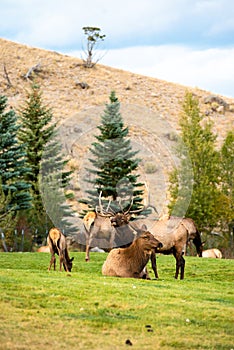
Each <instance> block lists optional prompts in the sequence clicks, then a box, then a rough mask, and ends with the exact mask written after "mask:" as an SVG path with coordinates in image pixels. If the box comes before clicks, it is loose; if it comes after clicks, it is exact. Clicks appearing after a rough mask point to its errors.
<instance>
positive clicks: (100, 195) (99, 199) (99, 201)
mask: <svg viewBox="0 0 234 350" xmlns="http://www.w3.org/2000/svg"><path fill="white" fill-rule="evenodd" d="M98 203H99V208H100V212H101V214H103V206H102V191H100V193H99V196H98Z"/></svg>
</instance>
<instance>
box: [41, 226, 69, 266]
mask: <svg viewBox="0 0 234 350" xmlns="http://www.w3.org/2000/svg"><path fill="white" fill-rule="evenodd" d="M47 244H48V246H49V248H50V253H51V260H50V265H49V267H48V270H50V269H51V266H52V264H53V265H54V270H55V265H56V258H55V254H57V255H58V256H59V261H60V271H62V265H63V267H64V270H65V271H67V272H70V271H71V269H72V261H73V259H74V258H71V259H70V258H69V254H68V250H67V243H66V237H65V236H64V235H63V233H62V232H61V231H60V230H59V229H58V228H52V229H51V230H50V232H49V234H48V237H47Z"/></svg>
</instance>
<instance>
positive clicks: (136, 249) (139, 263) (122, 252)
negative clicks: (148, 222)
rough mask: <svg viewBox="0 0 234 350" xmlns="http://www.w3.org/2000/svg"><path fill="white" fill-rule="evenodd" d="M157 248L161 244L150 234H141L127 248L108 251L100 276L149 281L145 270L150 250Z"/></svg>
mask: <svg viewBox="0 0 234 350" xmlns="http://www.w3.org/2000/svg"><path fill="white" fill-rule="evenodd" d="M158 247H162V243H161V242H159V241H158V240H157V239H156V238H155V237H154V236H153V235H152V234H151V233H150V232H148V231H146V232H143V233H142V234H141V235H140V236H139V237H138V238H136V239H135V241H134V242H133V243H132V244H131V245H130V246H129V247H127V248H115V249H112V250H111V251H110V253H109V254H108V256H107V258H106V261H105V262H104V264H103V266H102V274H103V275H105V276H116V277H132V278H146V279H150V278H149V276H148V273H147V272H146V271H145V268H146V265H147V263H148V261H149V259H150V255H151V252H152V249H157V248H158Z"/></svg>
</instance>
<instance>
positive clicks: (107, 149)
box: [81, 92, 143, 211]
mask: <svg viewBox="0 0 234 350" xmlns="http://www.w3.org/2000/svg"><path fill="white" fill-rule="evenodd" d="M119 109H120V103H119V101H118V98H117V97H116V95H115V92H111V94H110V103H109V104H107V105H106V109H105V111H104V114H103V115H102V117H101V124H100V125H99V126H98V127H97V128H98V129H99V130H100V134H99V135H97V136H95V138H96V139H97V142H94V143H92V147H91V148H90V151H91V153H92V154H93V156H94V157H93V158H92V159H89V161H90V162H91V164H92V165H93V168H90V169H88V171H89V172H90V173H91V174H93V175H94V177H93V178H92V179H91V180H89V182H90V183H91V185H92V188H91V189H90V190H87V193H88V199H87V200H82V201H81V202H83V203H86V204H88V205H89V208H95V207H96V206H97V205H98V197H99V194H100V193H101V195H102V197H104V198H107V197H109V198H111V199H112V200H113V202H112V205H113V206H115V207H114V208H113V209H114V210H117V211H120V210H121V209H122V210H126V208H128V207H129V206H130V205H131V209H132V210H136V209H139V208H141V207H142V204H141V202H142V197H141V196H142V193H143V191H142V190H140V189H139V187H140V186H142V184H141V183H137V178H138V176H139V175H137V174H136V173H135V172H134V171H136V169H137V167H138V164H139V162H140V159H138V158H135V156H136V154H137V153H138V152H134V151H132V147H131V144H130V139H129V138H127V136H128V128H127V127H125V126H124V124H123V120H122V116H121V114H120V111H119ZM117 198H118V203H119V202H121V208H120V207H119V206H116V205H117V201H116V200H117ZM103 203H105V201H103Z"/></svg>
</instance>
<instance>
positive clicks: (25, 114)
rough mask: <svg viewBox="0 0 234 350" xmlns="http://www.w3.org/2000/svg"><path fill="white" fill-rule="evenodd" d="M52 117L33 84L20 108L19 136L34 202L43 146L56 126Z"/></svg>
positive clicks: (37, 196) (36, 196) (37, 190)
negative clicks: (23, 147)
mask: <svg viewBox="0 0 234 350" xmlns="http://www.w3.org/2000/svg"><path fill="white" fill-rule="evenodd" d="M52 118H53V115H52V112H51V109H49V108H48V107H47V106H45V105H44V104H43V101H42V93H41V91H40V88H39V86H38V85H35V84H33V85H32V86H31V91H30V92H28V94H27V98H26V101H25V105H24V106H23V107H22V108H21V110H20V119H21V124H22V128H21V129H20V132H19V138H20V141H21V142H22V143H23V144H24V145H25V150H26V159H27V163H28V165H29V166H30V168H31V172H30V173H29V174H27V176H26V179H27V181H29V183H30V184H31V186H32V191H33V198H34V202H35V201H37V200H38V199H40V192H39V187H38V180H39V173H40V162H41V158H42V155H43V151H44V147H45V145H46V143H47V142H48V141H49V140H50V139H51V137H52V135H53V133H54V130H55V128H56V124H54V123H52Z"/></svg>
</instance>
